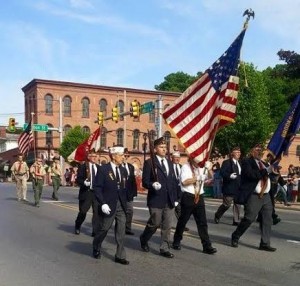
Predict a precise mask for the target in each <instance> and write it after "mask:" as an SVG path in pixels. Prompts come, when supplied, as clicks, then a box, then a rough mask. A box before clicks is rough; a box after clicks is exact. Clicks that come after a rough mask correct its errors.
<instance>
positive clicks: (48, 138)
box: [46, 123, 53, 147]
mask: <svg viewBox="0 0 300 286" xmlns="http://www.w3.org/2000/svg"><path fill="white" fill-rule="evenodd" d="M47 125H48V127H53V125H52V124H50V123H48V124H47ZM46 146H51V147H52V146H53V132H52V130H48V132H46Z"/></svg>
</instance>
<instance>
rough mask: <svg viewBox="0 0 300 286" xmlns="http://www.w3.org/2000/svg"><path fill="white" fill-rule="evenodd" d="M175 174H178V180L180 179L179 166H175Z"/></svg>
mask: <svg viewBox="0 0 300 286" xmlns="http://www.w3.org/2000/svg"><path fill="white" fill-rule="evenodd" d="M175 173H176V178H177V179H178V178H179V170H178V164H175Z"/></svg>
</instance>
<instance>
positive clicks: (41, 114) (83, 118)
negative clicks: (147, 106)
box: [22, 79, 181, 167]
mask: <svg viewBox="0 0 300 286" xmlns="http://www.w3.org/2000/svg"><path fill="white" fill-rule="evenodd" d="M22 90H23V92H24V97H25V121H26V122H29V120H30V118H31V113H34V116H33V123H35V124H45V125H48V126H49V127H50V128H58V127H59V126H61V127H62V137H63V136H64V135H65V134H66V133H67V132H68V130H70V128H72V127H74V126H76V125H80V126H81V127H82V128H83V130H85V131H86V132H88V133H89V132H93V131H94V130H95V129H96V128H97V127H98V124H97V123H95V121H96V120H97V114H98V112H99V111H102V112H103V113H104V117H109V116H111V110H112V108H113V107H115V106H119V109H120V112H126V111H129V108H130V103H131V102H132V101H133V100H137V101H138V102H139V103H140V104H143V103H146V102H154V103H155V102H156V101H157V100H158V97H159V96H162V100H163V108H166V106H167V105H169V104H170V103H172V102H173V101H174V100H175V99H176V98H177V97H178V96H179V95H180V94H179V93H175V92H162V91H151V90H140V89H133V88H123V87H111V86H102V85H91V84H82V83H73V82H62V81H52V80H42V79H33V80H32V81H31V82H29V83H28V84H27V85H26V86H24V87H23V88H22ZM157 114H158V109H154V110H153V111H152V112H150V113H146V114H142V115H141V116H140V118H139V119H134V118H132V117H130V116H124V117H121V118H120V120H119V121H118V123H115V122H113V121H112V120H107V121H105V122H104V127H103V128H102V134H101V147H102V149H107V148H108V147H109V146H113V145H114V144H122V145H124V146H126V147H127V148H128V149H129V151H130V152H131V154H132V155H131V163H135V164H136V165H137V166H139V167H140V166H142V164H143V160H144V155H145V154H144V147H145V146H144V145H143V144H144V143H145V140H144V134H145V133H146V132H147V131H148V130H150V132H151V135H152V136H153V138H156V133H157V132H156V128H155V121H156V117H157ZM34 133H35V134H34V135H35V142H36V145H35V148H36V154H37V155H42V156H44V157H47V154H49V153H50V149H51V150H52V151H51V152H53V150H57V148H58V147H59V145H60V141H61V139H62V138H60V133H59V132H58V131H55V130H50V131H48V132H34ZM162 135H163V136H165V138H166V140H167V142H168V143H169V146H170V151H171V152H172V151H173V150H175V149H178V150H180V148H181V147H180V146H179V144H178V141H177V140H176V139H175V138H172V136H171V132H170V130H168V127H167V126H166V125H165V124H164V123H163V124H162ZM147 147H148V146H146V150H147V149H148V148H147ZM102 154H103V155H102V158H101V159H103V160H107V158H108V156H107V154H106V153H105V152H103V153H102ZM31 156H32V155H31Z"/></svg>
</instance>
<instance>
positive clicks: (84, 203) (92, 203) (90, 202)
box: [75, 191, 99, 231]
mask: <svg viewBox="0 0 300 286" xmlns="http://www.w3.org/2000/svg"><path fill="white" fill-rule="evenodd" d="M90 207H92V209H93V217H92V225H93V231H94V228H95V225H96V223H97V220H98V219H99V215H98V202H97V200H96V197H95V194H94V192H93V191H88V193H87V194H86V197H85V198H84V199H83V200H79V213H78V215H77V218H76V220H75V228H76V229H80V227H81V225H82V223H83V222H84V220H85V218H86V214H87V212H88V211H89V209H90Z"/></svg>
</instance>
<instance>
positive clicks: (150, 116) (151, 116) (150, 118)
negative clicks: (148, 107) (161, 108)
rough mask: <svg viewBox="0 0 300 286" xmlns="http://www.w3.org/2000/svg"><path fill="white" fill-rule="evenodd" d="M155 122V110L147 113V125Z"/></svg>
mask: <svg viewBox="0 0 300 286" xmlns="http://www.w3.org/2000/svg"><path fill="white" fill-rule="evenodd" d="M154 122H155V109H153V110H152V111H150V112H149V123H154Z"/></svg>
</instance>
